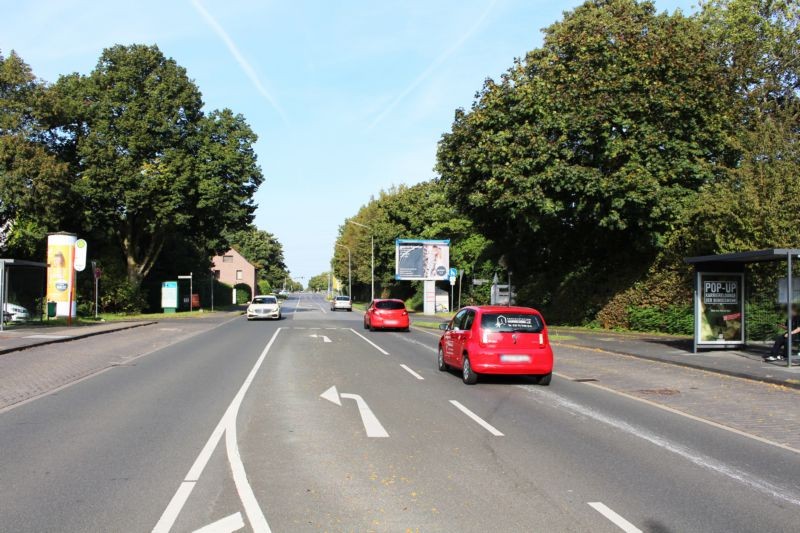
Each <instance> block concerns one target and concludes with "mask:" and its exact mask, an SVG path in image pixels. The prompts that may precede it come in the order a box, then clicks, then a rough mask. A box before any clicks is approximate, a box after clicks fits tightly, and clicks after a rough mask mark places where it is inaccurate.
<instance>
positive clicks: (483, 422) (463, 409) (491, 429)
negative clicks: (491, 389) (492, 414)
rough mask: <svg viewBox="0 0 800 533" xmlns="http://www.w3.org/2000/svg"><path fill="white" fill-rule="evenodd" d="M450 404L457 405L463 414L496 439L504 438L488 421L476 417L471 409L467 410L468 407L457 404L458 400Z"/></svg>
mask: <svg viewBox="0 0 800 533" xmlns="http://www.w3.org/2000/svg"><path fill="white" fill-rule="evenodd" d="M450 403H452V404H453V405H455V406H456V408H457V409H458V410H459V411H461V412H462V413H464V414H465V415H467V416H468V417H470V418H471V419H473V420H474V421H475V422H477V423H478V424H479V425H480V426H481V427H482V428H483V429H485V430H486V431H488V432H489V433H491V434H492V435H494V436H495V437H502V436H503V434H502V433H500V431H498V430H497V428H496V427H494V426H493V425H491V424H490V423H489V422H487V421H486V420H484V419H483V418H481V417H479V416H478V415H476V414H475V413H473V412H472V411H470V410H469V409H467V408H466V407H464V406H463V405H461V403H459V402H457V401H456V400H450Z"/></svg>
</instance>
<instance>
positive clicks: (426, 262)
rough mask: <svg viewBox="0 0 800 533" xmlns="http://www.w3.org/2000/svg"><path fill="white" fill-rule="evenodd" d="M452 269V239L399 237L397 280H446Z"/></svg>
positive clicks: (396, 249)
mask: <svg viewBox="0 0 800 533" xmlns="http://www.w3.org/2000/svg"><path fill="white" fill-rule="evenodd" d="M449 271H450V240H449V239H448V240H438V241H430V240H415V239H397V241H395V271H394V278H395V279H397V280H445V279H447V275H448V273H449Z"/></svg>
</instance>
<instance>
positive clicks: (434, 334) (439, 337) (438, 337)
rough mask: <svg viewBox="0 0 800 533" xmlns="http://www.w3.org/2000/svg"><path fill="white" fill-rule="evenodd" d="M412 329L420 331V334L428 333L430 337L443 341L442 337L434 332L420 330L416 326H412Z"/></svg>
mask: <svg viewBox="0 0 800 533" xmlns="http://www.w3.org/2000/svg"><path fill="white" fill-rule="evenodd" d="M411 329H413V330H416V331H419V332H420V333H427V334H428V335H433V336H434V337H436V338H437V339H441V338H442V335H441V334H440V333H434V332H432V331H425V330H424V329H422V328H418V327H416V326H414V325H413V324H412V325H411Z"/></svg>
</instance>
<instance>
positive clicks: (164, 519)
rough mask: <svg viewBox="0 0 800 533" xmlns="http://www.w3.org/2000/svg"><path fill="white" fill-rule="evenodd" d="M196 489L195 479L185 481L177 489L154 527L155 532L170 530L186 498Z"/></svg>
mask: <svg viewBox="0 0 800 533" xmlns="http://www.w3.org/2000/svg"><path fill="white" fill-rule="evenodd" d="M192 489H194V481H184V482H183V483H181V485H180V486H179V487H178V490H177V491H175V495H174V496H173V497H172V499H171V500H170V501H169V504H168V505H167V508H166V509H164V514H162V515H161V518H159V520H158V523H157V524H156V527H154V528H153V533H161V532H167V531H169V530H170V528H171V527H172V525H173V524H174V523H175V520H176V519H177V518H178V514H180V512H181V509H183V506H184V504H186V500H187V499H189V494H191V493H192Z"/></svg>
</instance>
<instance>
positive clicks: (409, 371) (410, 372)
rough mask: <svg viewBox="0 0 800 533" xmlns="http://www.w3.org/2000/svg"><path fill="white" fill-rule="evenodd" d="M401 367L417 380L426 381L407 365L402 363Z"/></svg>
mask: <svg viewBox="0 0 800 533" xmlns="http://www.w3.org/2000/svg"><path fill="white" fill-rule="evenodd" d="M400 366H402V367H403V368H404V369H405V371H406V372H408V373H409V374H411V375H412V376H414V377H415V378H417V379H425V378H423V377H422V376H420V375H419V374H417V373H416V372H414V371H413V370H411V369H410V368H408V367H407V366H406V365H404V364H402V363H401V364H400Z"/></svg>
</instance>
